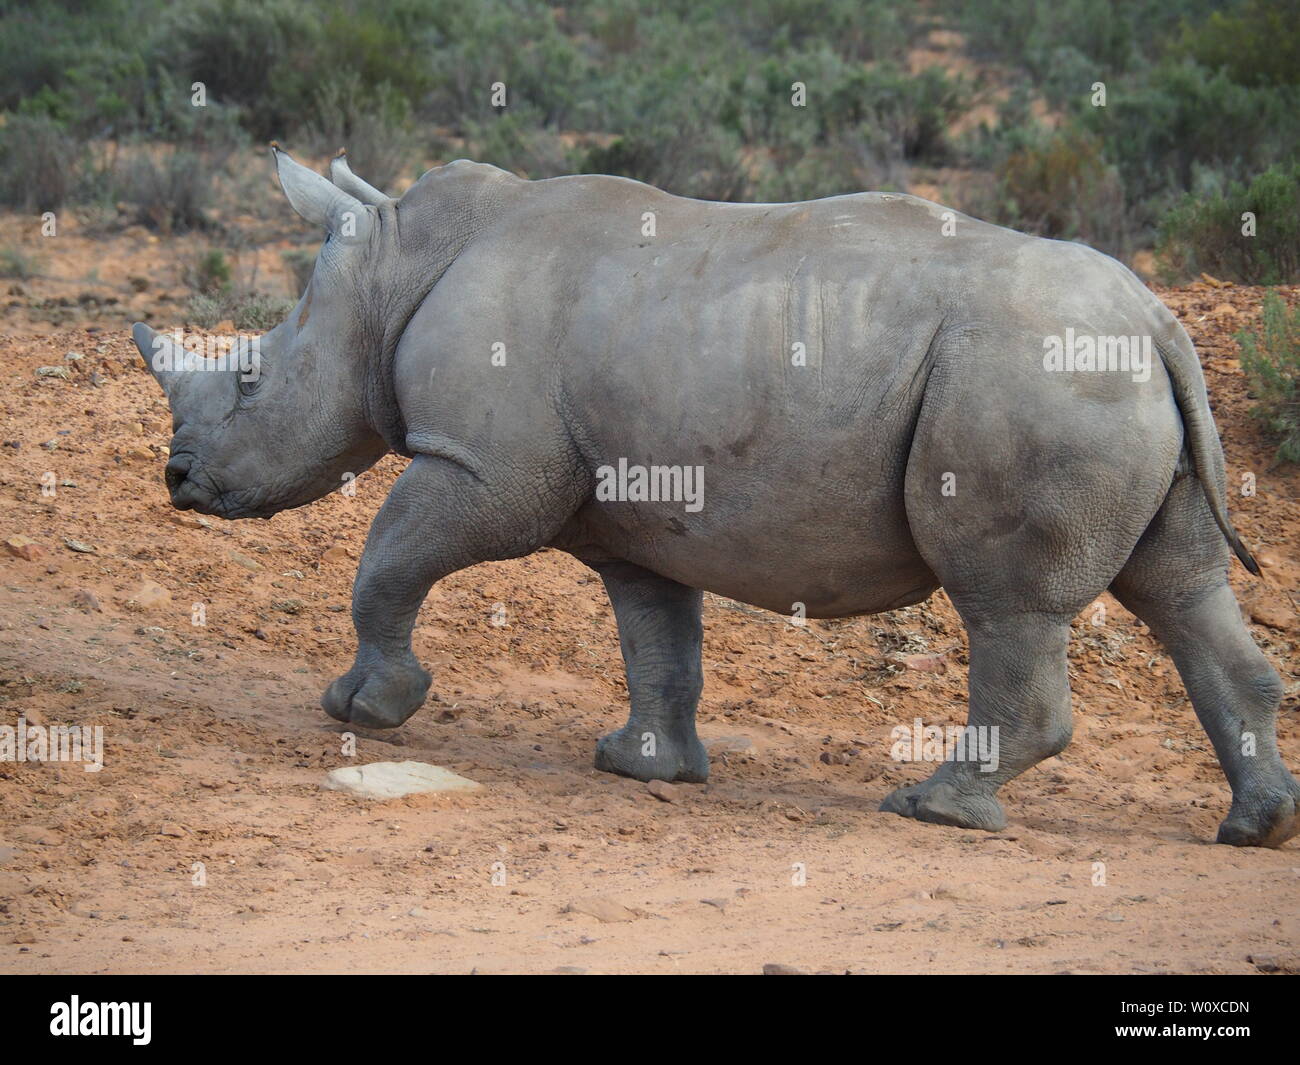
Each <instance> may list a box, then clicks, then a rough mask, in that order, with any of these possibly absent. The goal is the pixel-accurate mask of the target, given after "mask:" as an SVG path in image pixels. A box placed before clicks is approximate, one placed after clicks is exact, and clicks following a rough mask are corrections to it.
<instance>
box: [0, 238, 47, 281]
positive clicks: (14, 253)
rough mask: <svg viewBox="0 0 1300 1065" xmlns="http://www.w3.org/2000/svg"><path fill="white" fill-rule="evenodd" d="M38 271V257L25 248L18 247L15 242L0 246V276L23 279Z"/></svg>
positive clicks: (39, 270)
mask: <svg viewBox="0 0 1300 1065" xmlns="http://www.w3.org/2000/svg"><path fill="white" fill-rule="evenodd" d="M40 272H41V261H40V259H39V258H38V257H37V256H35V255H33V254H32V253H31V252H29V251H27V250H26V249H25V248H20V247H18V246H17V245H16V244H8V245H5V247H3V248H0V277H14V278H18V279H19V280H20V281H25V280H26V279H27V278H29V277H35V276H36V275H37V274H39V273H40Z"/></svg>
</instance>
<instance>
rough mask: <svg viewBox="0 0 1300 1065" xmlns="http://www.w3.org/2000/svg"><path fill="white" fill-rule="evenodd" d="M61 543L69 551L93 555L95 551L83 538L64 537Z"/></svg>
mask: <svg viewBox="0 0 1300 1065" xmlns="http://www.w3.org/2000/svg"><path fill="white" fill-rule="evenodd" d="M63 543H64V545H65V546H66V547H67V549H68V550H69V551H76V552H77V553H78V554H81V555H93V554H94V553H95V549H94V548H93V547H92V546H91V545H90V544H88V543H86V542H85V541H84V540H69V539H68V538H67V537H64V540H63Z"/></svg>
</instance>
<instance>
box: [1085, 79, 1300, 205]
mask: <svg viewBox="0 0 1300 1065" xmlns="http://www.w3.org/2000/svg"><path fill="white" fill-rule="evenodd" d="M1081 120H1082V121H1083V123H1084V124H1085V126H1086V127H1087V128H1088V129H1089V130H1091V131H1092V132H1093V133H1094V134H1096V135H1097V136H1098V137H1100V138H1101V139H1102V142H1103V144H1104V146H1105V152H1106V158H1107V159H1108V160H1109V161H1110V162H1112V163H1114V164H1115V165H1116V166H1118V167H1119V170H1120V173H1122V174H1123V175H1124V185H1125V189H1126V191H1127V192H1128V195H1129V198H1130V200H1131V201H1132V202H1134V203H1135V204H1138V205H1141V206H1143V210H1144V216H1143V217H1142V218H1141V222H1142V223H1143V225H1149V226H1152V227H1154V224H1155V223H1156V221H1157V220H1158V219H1159V218H1160V217H1161V216H1163V215H1164V213H1165V212H1166V211H1167V210H1168V209H1169V207H1170V206H1172V205H1173V203H1174V202H1176V201H1177V200H1178V199H1179V198H1180V197H1181V196H1182V195H1183V194H1184V193H1186V192H1188V191H1191V190H1193V189H1194V187H1195V183H1196V180H1197V176H1198V172H1206V171H1208V172H1211V173H1212V174H1213V175H1214V176H1215V178H1216V180H1219V181H1223V182H1225V183H1226V182H1230V181H1244V180H1248V179H1249V178H1250V177H1251V176H1252V175H1254V174H1258V173H1260V172H1261V171H1263V170H1265V169H1267V168H1268V167H1269V166H1272V165H1273V164H1274V163H1278V162H1290V161H1291V159H1292V158H1294V156H1295V154H1296V145H1297V144H1300V88H1297V87H1294V86H1281V87H1260V88H1248V87H1246V86H1244V85H1238V84H1237V83H1235V82H1234V81H1232V80H1231V79H1229V78H1228V77H1227V76H1226V75H1225V74H1223V73H1215V74H1212V73H1211V72H1209V71H1207V70H1206V69H1205V68H1204V67H1200V66H1197V65H1196V64H1195V63H1191V62H1184V63H1172V64H1162V65H1161V66H1159V67H1157V68H1156V69H1155V70H1153V71H1152V72H1151V74H1150V76H1149V78H1148V79H1147V80H1146V81H1145V82H1144V83H1143V84H1140V85H1134V86H1132V87H1130V88H1128V89H1127V90H1126V91H1123V92H1119V91H1115V90H1114V89H1113V88H1112V90H1111V91H1110V92H1109V93H1108V97H1107V106H1106V107H1096V108H1093V107H1089V108H1087V109H1086V110H1085V111H1084V112H1083V113H1082V119H1081Z"/></svg>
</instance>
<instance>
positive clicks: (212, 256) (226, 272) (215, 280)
mask: <svg viewBox="0 0 1300 1065" xmlns="http://www.w3.org/2000/svg"><path fill="white" fill-rule="evenodd" d="M230 278H231V271H230V260H229V259H227V258H226V253H225V252H223V251H221V250H220V249H219V248H209V249H208V250H207V251H205V252H202V253H201V254H200V255H199V256H198V258H197V259H196V260H195V261H194V263H193V265H192V266H190V267H188V268H187V269H186V271H185V283H186V284H187V285H189V287H190V288H192V289H194V290H195V291H196V292H199V293H201V294H204V295H212V294H213V293H218V292H221V291H223V290H224V289H226V288H227V287H228V286H229V285H230Z"/></svg>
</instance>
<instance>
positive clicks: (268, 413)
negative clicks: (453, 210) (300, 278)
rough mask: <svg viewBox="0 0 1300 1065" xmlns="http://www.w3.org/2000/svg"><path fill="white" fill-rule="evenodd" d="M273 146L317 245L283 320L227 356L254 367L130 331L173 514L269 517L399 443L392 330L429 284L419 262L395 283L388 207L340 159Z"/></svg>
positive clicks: (396, 263)
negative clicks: (153, 395)
mask: <svg viewBox="0 0 1300 1065" xmlns="http://www.w3.org/2000/svg"><path fill="white" fill-rule="evenodd" d="M271 152H272V156H273V159H274V163H275V169H276V173H277V175H278V176H279V180H280V185H281V187H282V188H283V189H284V193H285V196H286V197H287V198H288V200H289V203H290V205H291V206H292V207H293V209H294V210H295V211H297V212H298V214H300V215H301V216H302V217H303V218H305V219H306V220H307V221H309V222H311V223H313V224H315V225H319V226H322V227H324V229H325V230H326V237H325V242H324V244H323V245H322V246H321V249H320V251H319V253H318V254H317V257H316V263H315V266H314V269H313V272H312V277H311V281H310V282H309V283H308V285H307V288H306V291H304V292H303V294H302V297H301V298H300V299H299V300H298V303H297V305H296V306H295V307H294V308H293V311H292V313H291V314H290V315H289V317H288V318H287V319H286V320H285V321H284V322H281V323H280V324H279V325H277V326H276V327H275V328H274V329H272V330H271V331H270V332H268V333H266V334H264V335H263V336H261V337H257V338H255V339H241V340H240V341H239V347H238V350H237V351H236V352H235V353H232V354H233V357H231V358H230V359H228V364H234V363H241V364H242V365H243V366H244V367H245V368H248V367H250V366H252V367H255V372H253V373H241V372H239V371H238V370H237V369H232V370H226V371H220V370H211V369H205V368H203V365H202V364H203V362H204V360H201V359H198V358H196V357H195V356H192V355H189V356H187V353H186V351H185V350H184V349H183V347H182V346H181V345H178V344H177V342H176V340H175V339H174V338H172V337H169V336H167V335H164V334H161V333H157V332H155V331H154V330H153V329H151V328H150V327H149V326H147V325H145V324H144V323H137V324H136V325H135V327H134V329H133V332H132V336H133V339H134V340H135V343H136V346H137V347H138V348H139V349H140V352H141V354H142V355H143V356H144V359H145V364H146V366H148V367H149V370H150V372H151V373H153V375H154V377H155V378H156V379H157V381H158V383H159V384H160V385H161V386H162V388H163V391H164V392H165V393H166V396H167V401H168V404H169V406H170V407H171V411H172V428H173V433H174V435H173V437H172V441H171V454H170V459H169V461H168V463H167V468H166V481H167V486H168V488H169V490H170V492H171V500H172V504H173V505H174V506H175V507H177V508H179V509H181V510H188V509H193V510H197V511H200V512H201V513H205V514H216V515H219V516H220V517H223V518H248V517H270V516H271V515H272V514H275V513H276V512H278V511H281V510H284V509H287V508H289V507H297V506H302V505H303V504H305V503H309V502H311V501H312V500H315V499H319V498H321V497H322V496H324V495H326V494H328V493H329V492H331V491H333V490H334V489H336V488H339V487H340V485H341V484H343V483H344V482H345V481H346V480H348V479H349V477H352V476H355V475H356V474H359V473H360V472H361V471H363V470H365V469H367V468H369V467H370V466H372V465H373V464H374V463H375V462H377V461H378V460H379V459H380V458H381V457H382V456H383V455H384V454H385V453H386V452H387V451H388V450H389V449H390V447H396V448H398V449H399V450H401V449H402V441H401V439H400V434H396V432H395V430H394V428H393V426H394V421H395V419H396V418H398V417H399V415H398V413H397V410H396V403H395V400H394V398H393V396H392V387H391V372H390V371H391V359H392V354H393V349H394V348H395V347H396V342H397V339H398V338H400V328H398V329H397V331H396V332H394V323H397V324H398V325H404V324H405V322H406V321H407V320H409V317H410V314H411V313H412V312H413V310H414V307H415V306H416V305H418V301H419V300H420V299H422V298H423V296H424V295H425V294H427V292H428V290H429V288H430V287H432V280H430V281H428V282H427V283H425V284H423V285H422V284H420V283H419V280H418V278H419V276H420V275H421V274H422V273H423V274H424V276H426V277H427V276H428V273H427V267H428V263H425V264H424V266H425V270H421V269H420V268H419V266H420V264H419V263H418V262H417V263H412V264H411V272H412V275H413V276H412V277H403V276H402V273H401V266H400V264H401V263H402V262H403V256H402V251H401V249H400V248H398V247H397V241H398V232H397V229H398V227H397V224H396V211H397V203H396V201H394V200H392V199H390V198H389V197H387V196H385V195H383V194H382V193H381V192H379V191H378V190H376V189H374V188H372V187H371V186H370V185H368V184H367V183H366V182H364V181H362V180H361V179H360V178H358V177H356V176H355V175H354V174H352V172H351V171H350V170H349V169H348V166H347V162H346V160H345V159H344V158H343V157H342V153H340V157H339V158H337V159H336V160H335V161H334V163H333V164H332V165H331V178H332V180H326V179H325V178H324V177H322V176H321V175H319V174H317V173H316V172H315V171H313V170H309V169H308V168H307V167H304V166H302V165H300V164H299V163H297V162H295V161H294V160H293V159H292V158H290V156H289V155H288V154H287V153H286V152H284V151H282V150H281V149H280V148H279V146H278V145H275V144H273V145H272V147H271ZM434 251H435V254H434V258H437V257H438V256H437V255H436V249H434ZM408 258H409V257H408ZM417 258H418V257H417ZM408 305H409V306H408ZM252 355H255V356H256V357H255V358H251V357H250V356H252ZM211 365H212V363H211V362H208V363H207V366H211ZM394 435H397V439H394V438H393V437H394Z"/></svg>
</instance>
